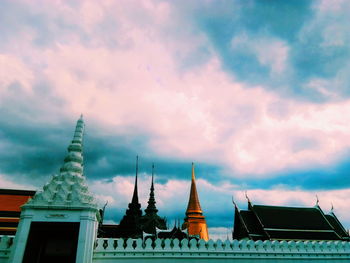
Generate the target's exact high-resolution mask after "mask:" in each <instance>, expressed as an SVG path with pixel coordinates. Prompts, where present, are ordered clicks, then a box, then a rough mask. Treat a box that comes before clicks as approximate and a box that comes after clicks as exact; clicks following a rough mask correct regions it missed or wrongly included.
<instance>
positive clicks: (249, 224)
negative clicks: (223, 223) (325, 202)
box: [233, 202, 349, 240]
mask: <svg viewBox="0 0 350 263" xmlns="http://www.w3.org/2000/svg"><path fill="white" fill-rule="evenodd" d="M235 214H237V216H236V215H235V222H234V231H233V238H244V237H247V238H250V239H254V240H258V239H263V240H264V239H275V240H284V239H286V240H293V239H294V240H297V239H298V240H349V235H348V234H347V233H346V230H345V229H344V227H343V226H342V225H341V223H340V222H339V220H338V219H337V217H336V216H335V215H334V214H333V213H332V214H330V215H325V214H324V213H323V211H322V209H321V208H320V207H319V206H318V205H316V206H314V207H287V206H266V205H252V204H251V203H250V202H248V210H241V211H240V210H239V209H238V208H236V209H235ZM244 230H245V231H244Z"/></svg>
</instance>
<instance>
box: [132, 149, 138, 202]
mask: <svg viewBox="0 0 350 263" xmlns="http://www.w3.org/2000/svg"><path fill="white" fill-rule="evenodd" d="M138 172H139V156H138V155H136V175H135V185H134V193H133V195H132V201H131V203H133V204H138V203H139V195H138V191H137V176H138Z"/></svg>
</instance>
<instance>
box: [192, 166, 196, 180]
mask: <svg viewBox="0 0 350 263" xmlns="http://www.w3.org/2000/svg"><path fill="white" fill-rule="evenodd" d="M194 179H196V178H195V175H194V163H193V162H192V180H194Z"/></svg>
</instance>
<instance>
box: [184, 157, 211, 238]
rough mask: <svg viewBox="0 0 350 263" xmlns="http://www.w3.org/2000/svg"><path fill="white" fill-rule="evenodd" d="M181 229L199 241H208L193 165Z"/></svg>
mask: <svg viewBox="0 0 350 263" xmlns="http://www.w3.org/2000/svg"><path fill="white" fill-rule="evenodd" d="M182 228H183V229H187V232H188V235H189V236H198V237H199V238H201V239H204V240H209V234H208V227H207V223H206V221H205V217H204V216H203V212H202V208H201V205H200V203H199V198H198V193H197V186H196V178H195V174H194V164H193V163H192V180H191V190H190V197H189V200H188V206H187V210H186V217H185V222H184V224H183V225H182Z"/></svg>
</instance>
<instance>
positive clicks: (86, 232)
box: [76, 212, 97, 263]
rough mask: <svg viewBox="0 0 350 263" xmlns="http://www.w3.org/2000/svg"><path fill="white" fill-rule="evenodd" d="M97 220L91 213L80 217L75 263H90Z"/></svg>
mask: <svg viewBox="0 0 350 263" xmlns="http://www.w3.org/2000/svg"><path fill="white" fill-rule="evenodd" d="M96 231H97V220H96V216H95V215H94V214H92V213H91V212H90V213H89V214H88V215H82V216H81V217H80V229H79V239H78V248H77V257H76V263H92V256H93V250H94V242H95V239H96Z"/></svg>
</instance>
